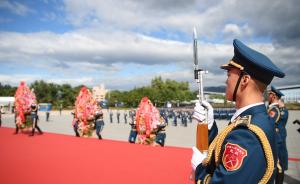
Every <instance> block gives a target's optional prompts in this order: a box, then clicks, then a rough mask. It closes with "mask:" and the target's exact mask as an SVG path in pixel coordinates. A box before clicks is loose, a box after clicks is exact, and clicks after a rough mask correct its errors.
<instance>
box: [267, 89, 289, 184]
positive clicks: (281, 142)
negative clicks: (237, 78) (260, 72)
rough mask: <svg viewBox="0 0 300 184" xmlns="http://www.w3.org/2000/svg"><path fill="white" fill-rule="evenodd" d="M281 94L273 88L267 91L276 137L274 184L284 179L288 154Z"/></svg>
mask: <svg viewBox="0 0 300 184" xmlns="http://www.w3.org/2000/svg"><path fill="white" fill-rule="evenodd" d="M282 96H283V93H281V92H280V91H279V90H278V89H276V88H275V87H274V86H271V90H270V91H269V104H270V105H269V109H268V111H269V115H270V116H271V118H273V119H274V121H275V131H276V137H277V151H278V163H277V173H276V179H275V183H276V184H277V183H278V184H281V183H283V179H284V171H285V170H287V168H288V152H287V147H286V135H287V134H286V129H285V126H286V123H287V120H288V111H287V109H286V108H285V107H284V104H283V102H281V99H280V98H281V97H282ZM280 105H281V106H280Z"/></svg>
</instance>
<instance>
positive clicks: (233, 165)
mask: <svg viewBox="0 0 300 184" xmlns="http://www.w3.org/2000/svg"><path fill="white" fill-rule="evenodd" d="M246 156H247V150H246V149H244V148H242V147H240V146H239V145H237V144H232V143H227V144H226V145H225V150H224V152H223V158H222V162H223V165H224V167H225V168H226V170H227V171H235V170H238V169H239V168H240V167H241V166H242V164H243V160H244V158H245V157H246Z"/></svg>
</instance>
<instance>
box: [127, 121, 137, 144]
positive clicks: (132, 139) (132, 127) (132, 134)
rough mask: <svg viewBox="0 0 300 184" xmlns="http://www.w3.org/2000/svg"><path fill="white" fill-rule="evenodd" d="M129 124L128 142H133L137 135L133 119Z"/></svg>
mask: <svg viewBox="0 0 300 184" xmlns="http://www.w3.org/2000/svg"><path fill="white" fill-rule="evenodd" d="M132 116H133V115H132ZM129 125H130V126H131V130H130V133H129V138H128V142H130V143H135V140H136V137H137V130H136V123H135V121H134V120H133V121H131V122H130V123H129Z"/></svg>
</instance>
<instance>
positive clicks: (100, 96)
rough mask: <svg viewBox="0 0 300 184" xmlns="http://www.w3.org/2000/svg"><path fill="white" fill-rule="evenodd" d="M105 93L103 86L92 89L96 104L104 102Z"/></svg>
mask: <svg viewBox="0 0 300 184" xmlns="http://www.w3.org/2000/svg"><path fill="white" fill-rule="evenodd" d="M107 92H108V90H106V89H105V87H104V84H101V85H100V86H94V87H93V97H94V98H95V99H96V100H97V102H101V101H104V100H105V95H106V93H107Z"/></svg>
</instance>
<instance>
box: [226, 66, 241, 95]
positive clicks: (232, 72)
mask: <svg viewBox="0 0 300 184" xmlns="http://www.w3.org/2000/svg"><path fill="white" fill-rule="evenodd" d="M239 74H240V70H239V69H237V68H230V69H228V70H227V80H226V99H227V100H229V101H232V100H233V99H232V98H233V92H234V88H235V85H236V83H237V80H238V78H239Z"/></svg>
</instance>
